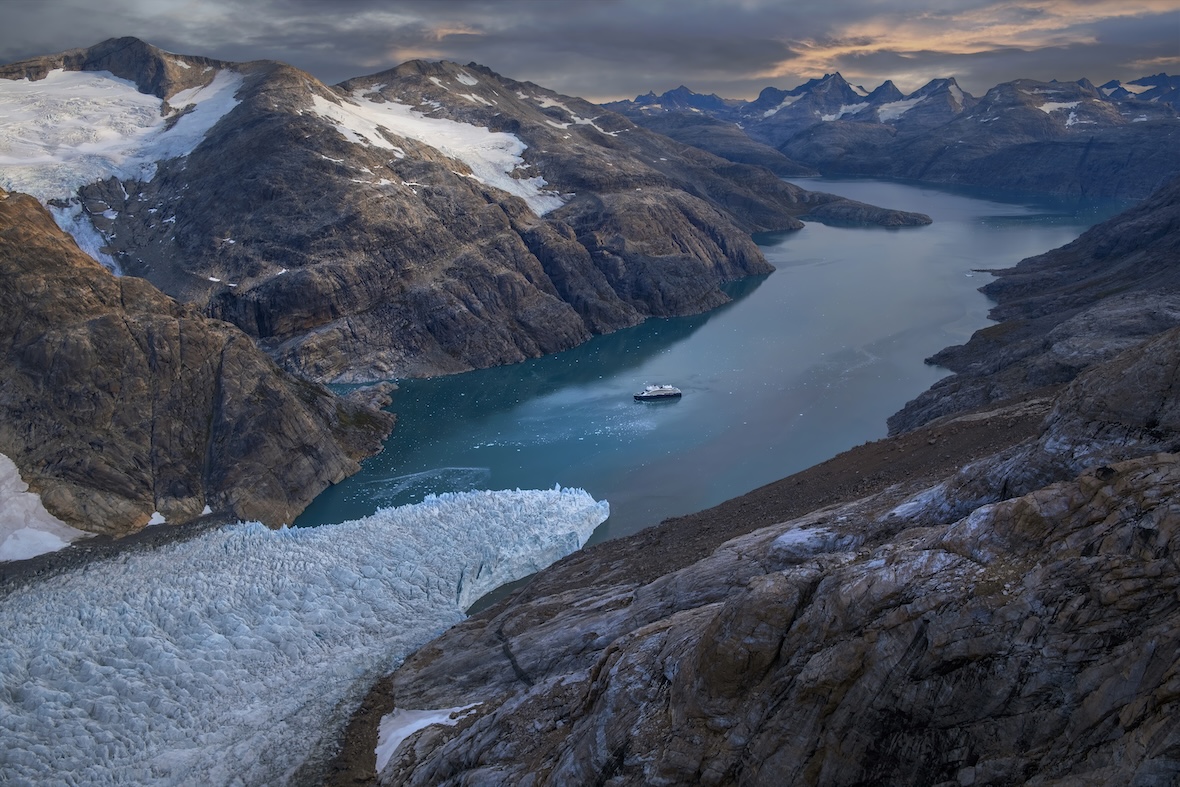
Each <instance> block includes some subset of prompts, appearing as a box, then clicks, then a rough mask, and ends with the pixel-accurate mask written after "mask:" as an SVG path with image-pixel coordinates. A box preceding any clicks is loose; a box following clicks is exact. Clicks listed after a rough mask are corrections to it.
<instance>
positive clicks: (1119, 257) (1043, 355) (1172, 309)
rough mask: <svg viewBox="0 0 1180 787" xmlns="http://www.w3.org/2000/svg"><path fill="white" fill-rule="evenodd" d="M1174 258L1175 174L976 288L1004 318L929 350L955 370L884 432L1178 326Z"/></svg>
mask: <svg viewBox="0 0 1180 787" xmlns="http://www.w3.org/2000/svg"><path fill="white" fill-rule="evenodd" d="M1178 259H1180V178H1178V179H1175V180H1173V181H1172V182H1171V183H1169V184H1168V185H1167V186H1165V187H1164V188H1162V189H1160V190H1159V191H1158V192H1156V193H1155V194H1153V195H1152V196H1151V197H1150V198H1149V199H1147V200H1144V201H1143V202H1142V203H1141V204H1139V205H1137V206H1135V207H1134V208H1131V209H1130V210H1128V211H1126V212H1124V213H1122V214H1119V215H1118V216H1115V217H1114V218H1112V219H1110V220H1109V221H1106V222H1103V223H1102V224H1099V225H1097V226H1095V227H1092V228H1091V229H1090V230H1089V231H1087V232H1086V233H1084V234H1083V235H1082V236H1081V237H1080V238H1078V239H1077V240H1076V241H1074V242H1073V243H1070V244H1069V245H1067V246H1063V247H1062V248H1060V249H1055V250H1053V251H1051V252H1048V253H1046V254H1042V255H1040V256H1037V257H1032V258H1030V259H1027V260H1025V261H1023V262H1022V263H1020V264H1019V265H1017V266H1016V267H1014V268H1007V269H1004V270H998V271H993V273H995V274H996V276H997V277H998V278H997V279H996V280H994V281H993V282H991V283H990V284H988V285H986V286H985V287H984V288H983V292H984V293H986V294H987V295H988V297H990V298H992V299H993V300H995V301H996V303H997V305H996V306H995V308H993V310H992V312H991V317H993V318H994V319H998V320H1001V322H1000V323H999V324H998V325H993V326H990V327H988V328H984V329H982V330H980V331H977V332H976V333H975V334H974V335H973V336H972V337H971V339H970V340H969V341H968V342H967V344H965V345H961V346H957V347H948V348H946V349H945V350H942V351H941V352H939V353H937V354H936V355H934V356H933V357H931V358H930V359H929V362H930V363H933V364H937V365H939V366H945V367H946V368H948V369H951V370H952V371H954V372H956V374H955V375H953V376H951V377H947V378H945V379H943V380H940V381H938V382H937V383H935V384H934V385H933V386H931V388H930V390H929V391H926V392H925V393H923V394H922V395H921V396H919V397H918V398H917V399H915V400H913V401H911V402H909V403H908V404H907V405H906V406H905V408H904V409H902V411H901V412H899V413H897V414H896V415H894V416H893V417H892V418H890V420H889V428H890V431H891V432H898V431H905V430H907V429H912V428H914V427H915V426H917V425H919V424H922V423H926V422H928V421H930V420H931V419H933V418H937V417H939V416H942V415H946V414H948V413H954V412H960V411H962V410H965V409H970V408H974V407H979V406H982V405H984V404H986V403H988V402H992V401H996V400H1000V399H1007V398H1010V397H1013V396H1018V395H1021V394H1023V393H1025V392H1028V391H1030V390H1033V389H1036V388H1039V387H1041V386H1045V385H1054V384H1058V383H1063V382H1068V381H1069V380H1072V379H1073V378H1074V377H1075V376H1076V375H1077V374H1078V373H1079V372H1080V371H1081V370H1083V369H1085V368H1087V367H1089V366H1091V365H1093V364H1095V363H1097V362H1100V361H1104V360H1107V359H1109V358H1111V357H1113V356H1114V355H1116V354H1118V353H1119V352H1121V351H1123V350H1124V349H1126V348H1128V347H1131V346H1133V345H1136V344H1139V343H1141V342H1142V341H1144V340H1145V339H1147V338H1149V337H1151V336H1153V335H1156V334H1158V333H1160V332H1161V331H1164V330H1167V329H1169V328H1171V327H1173V326H1175V325H1180V268H1177V266H1176V261H1177V260H1178Z"/></svg>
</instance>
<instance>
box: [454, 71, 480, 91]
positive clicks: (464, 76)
mask: <svg viewBox="0 0 1180 787" xmlns="http://www.w3.org/2000/svg"><path fill="white" fill-rule="evenodd" d="M455 79H457V80H459V81H460V82H462V83H463V84H464V85H467V86H468V87H474V86H475V85H478V84H479V80H478V79H476V78H475V77H473V76H471V74H468V73H467V72H466V71H460V72H459V76H457V77H455Z"/></svg>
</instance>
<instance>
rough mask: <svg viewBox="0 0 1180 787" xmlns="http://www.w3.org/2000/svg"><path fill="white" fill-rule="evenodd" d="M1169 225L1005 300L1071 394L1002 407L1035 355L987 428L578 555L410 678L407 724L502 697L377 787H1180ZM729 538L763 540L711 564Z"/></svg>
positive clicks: (874, 456)
mask: <svg viewBox="0 0 1180 787" xmlns="http://www.w3.org/2000/svg"><path fill="white" fill-rule="evenodd" d="M1174 188H1180V185H1178V186H1175V187H1174ZM1176 205H1177V202H1176V200H1175V194H1174V193H1173V191H1169V190H1165V191H1163V192H1161V193H1160V194H1157V195H1155V196H1154V197H1153V198H1152V199H1151V200H1149V201H1147V202H1146V203H1144V204H1143V205H1141V206H1139V207H1138V208H1136V209H1134V210H1132V211H1130V212H1128V213H1126V214H1124V215H1123V216H1121V217H1119V218H1118V219H1116V220H1113V221H1111V222H1109V223H1108V224H1107V225H1104V226H1100V227H1097V228H1095V230H1094V231H1092V232H1091V233H1088V234H1087V235H1085V236H1083V237H1082V238H1080V239H1079V240H1078V241H1076V242H1075V243H1073V244H1071V245H1069V246H1067V247H1064V248H1063V249H1060V250H1058V251H1057V252H1053V253H1051V254H1049V255H1044V257H1043V258H1038V259H1039V260H1041V261H1040V262H1037V261H1030V262H1026V263H1024V264H1022V265H1021V266H1018V267H1017V268H1015V269H1012V270H1011V271H1009V272H1006V274H1005V276H1004V277H1003V278H1001V279H1000V280H999V282H997V284H998V285H999V286H1000V287H1001V288H1003V287H1009V288H1010V289H1011V291H1012V292H1018V293H1020V295H1021V297H1022V298H1023V299H1024V300H1025V302H1023V303H1021V302H1020V301H1016V300H1012V301H1005V300H1004V299H1003V298H1001V304H1000V306H999V307H998V309H999V310H1001V311H1003V310H1012V309H1017V308H1019V309H1020V310H1021V312H1020V313H1022V314H1032V313H1033V312H1034V310H1035V316H1034V317H1030V318H1029V319H1045V320H1051V321H1054V322H1052V324H1053V325H1055V326H1057V327H1056V328H1053V329H1052V330H1050V335H1052V336H1054V337H1055V342H1056V344H1055V345H1054V346H1057V348H1058V349H1057V355H1058V357H1060V358H1065V357H1069V358H1072V359H1074V360H1075V361H1077V363H1078V364H1079V365H1078V367H1077V369H1075V370H1074V371H1073V372H1072V374H1071V375H1069V376H1070V377H1071V378H1072V382H1070V383H1068V384H1062V383H1061V382H1060V381H1058V383H1057V385H1056V386H1055V387H1041V388H1039V389H1037V390H1035V391H1034V390H1030V389H1031V385H1030V384H1029V383H1027V382H1021V383H1020V384H1018V385H1015V386H1014V387H1013V388H1011V389H1010V390H1009V394H1010V398H1008V399H1007V400H1006V401H1005V402H1002V403H1001V402H996V401H994V400H996V399H997V398H999V394H998V389H1000V388H1003V387H1004V386H1005V385H1007V384H1008V383H1010V382H1011V380H1012V379H1013V378H1011V377H1008V376H1005V371H1004V370H1005V368H1007V367H1005V366H1004V365H1003V362H1007V363H1008V364H1009V365H1012V364H1013V358H1016V359H1017V361H1016V362H1019V360H1020V359H1021V358H1029V359H1031V361H1030V363H1033V364H1035V363H1036V359H1035V356H1034V355H1033V354H1030V353H1031V351H1030V353H1025V354H1024V355H1020V353H1019V352H1016V351H1013V353H1012V357H1007V356H1004V355H1003V354H1002V353H996V352H992V353H991V355H988V354H987V353H983V354H981V355H980V358H981V359H982V360H981V363H982V364H984V366H981V368H980V369H978V370H976V374H975V376H974V377H973V378H972V380H973V381H974V383H975V384H978V385H980V386H985V385H987V384H988V383H989V381H991V384H992V385H993V386H995V388H996V389H997V390H989V391H988V395H987V396H985V397H983V399H982V401H984V402H985V404H984V406H982V407H980V408H978V409H975V410H973V411H969V412H964V410H967V409H969V408H968V407H967V405H966V404H965V403H964V402H961V401H960V402H958V403H957V404H956V405H955V406H954V407H952V408H951V414H949V415H944V416H943V417H941V418H939V419H938V420H936V421H934V422H932V423H930V424H928V425H926V426H918V427H916V428H914V429H912V430H911V431H908V432H905V433H904V434H900V435H895V436H892V437H890V438H887V439H886V440H883V441H880V443H879V444H870V445H866V446H862V447H861V448H859V449H854V450H853V451H850V452H848V455H847V456H845V457H836V458H835V459H833V460H831V461H830V462H828V463H825V465H824V466H820V467H816V468H812V469H810V470H808V471H805V472H804V473H801V474H799V476H798V477H797V478H796V479H795V480H792V479H784V480H783V481H780V482H778V483H777V484H774V485H771V486H773V487H775V489H774V490H770V491H764V490H756V491H755V492H753V493H751V494H750V495H748V496H746V497H745V498H740V499H738V500H734V501H730V502H729V503H726V504H723V505H722V506H719V507H718V508H717V509H715V510H714V512H701V513H700V514H697V515H694V516H693V517H686V518H681V519H679V520H670V521H668V522H665V523H663V524H661V525H659V526H657V527H656V528H653V529H652V530H651V531H645V532H644V533H641V534H638V535H637V536H635V537H632V539H631V540H630V542H629V543H614V542H612V543H611V544H603V545H599V546H598V547H595V548H592V549H588V550H584V551H583V552H582V553H579V554H576V555H572V556H570V557H568V558H566V559H565V560H563V561H561V562H560V563H558V564H556V565H555V566H552V567H550V568H549V569H547V570H546V571H544V572H542V573H541V574H539V575H538V576H537V577H536V578H535V579H534V580H533V581H532V582H531V583H530V584H529V585H528V586H527V587H525V588H523V589H522V590H520V591H518V592H517V594H516V596H515V597H512V598H509V599H507V600H505V601H503V602H501V603H500V604H498V605H497V606H495V607H492V608H491V609H489V610H486V611H485V612H481V613H479V614H477V615H474V616H473V617H472V618H470V619H469V620H467V621H466V622H465V623H463V624H461V625H460V626H457V627H455V628H454V629H452V630H451V631H449V632H447V633H445V634H444V635H443V636H442V637H441V638H440V639H438V640H436V641H435V642H433V643H431V644H430V645H428V646H427V647H425V648H423V649H422V650H420V651H419V652H418V653H416V654H414V655H413V656H411V657H410V658H409V659H407V660H406V662H405V663H404V664H403V665H402V667H401V668H400V669H399V670H398V671H396V672H395V673H393V675H392V676H391V677H390V678H389V679H388V681H387V682H386V684H384V688H383V691H388V692H389V693H391V695H392V701H393V703H394V704H395V705H396V706H397V707H399V708H448V707H458V706H468V705H470V704H471V703H480V704H479V705H477V706H476V707H475V708H474V710H473V711H472V712H471V713H470V715H468V716H466V717H464V718H463V719H461V720H458V722H457V723H456V724H455V726H453V727H440V726H435V727H429V728H427V729H425V730H423V731H421V732H420V733H417V734H415V735H414V736H412V737H411V738H410V740H409V742H408V743H407V744H406V745H403V746H401V747H400V748H399V750H398V751H397V752H396V753H395V755H394V757H393V758H392V759H391V760H390V762H389V765H388V767H387V768H386V769H385V771H384V772H383V773H382V774H380V779H379V780H380V781H381V783H385V784H494V783H531V784H537V785H542V784H588V783H601V784H616V785H624V784H636V785H638V784H645V785H646V784H669V785H671V784H717V785H723V784H793V783H801V784H823V785H827V784H831V785H843V784H941V785H952V784H955V785H961V784H993V785H1001V784H1004V785H1006V784H1014V783H1035V784H1061V785H1065V784H1077V783H1083V784H1160V785H1163V784H1173V783H1175V781H1176V778H1177V775H1178V774H1180V731H1178V729H1177V727H1176V725H1175V723H1174V718H1175V714H1176V712H1177V710H1178V709H1180V708H1178V705H1177V703H1178V702H1180V693H1178V692H1177V690H1176V686H1177V680H1178V673H1177V669H1178V667H1177V661H1176V658H1175V653H1176V649H1177V647H1178V646H1180V635H1178V634H1177V631H1178V629H1177V622H1178V621H1180V601H1178V600H1177V599H1178V596H1177V589H1180V569H1178V568H1177V566H1178V565H1180V561H1177V556H1176V554H1175V548H1174V547H1173V546H1172V544H1173V543H1174V542H1176V539H1177V536H1180V532H1176V531H1177V529H1178V528H1180V517H1178V516H1177V514H1176V512H1177V510H1180V504H1178V501H1177V499H1176V491H1175V490H1176V488H1177V483H1178V482H1180V458H1178V457H1180V454H1177V452H1178V451H1180V387H1177V384H1176V381H1177V379H1180V375H1178V371H1180V327H1177V325H1178V324H1177V322H1176V321H1175V320H1171V319H1168V318H1166V317H1161V316H1160V315H1159V314H1158V313H1157V314H1155V315H1152V314H1150V313H1149V314H1147V315H1142V314H1139V315H1136V313H1135V310H1134V309H1133V308H1132V305H1131V303H1132V302H1133V301H1135V300H1138V301H1139V302H1140V303H1142V302H1144V301H1145V300H1147V301H1148V302H1149V303H1150V304H1155V303H1156V301H1151V300H1150V299H1149V298H1148V295H1147V294H1148V293H1155V294H1157V295H1158V296H1159V298H1165V297H1166V296H1167V291H1166V287H1165V283H1166V282H1168V281H1170V278H1169V277H1170V276H1171V275H1172V273H1171V271H1170V267H1171V266H1170V264H1169V263H1170V261H1172V260H1174V259H1176V253H1175V250H1174V249H1173V248H1172V247H1173V245H1174V243H1175V239H1176V237H1177V235H1178V233H1177V227H1176V223H1175V222H1176V214H1175V211H1176ZM1022 277H1023V281H1022ZM1099 282H1101V285H1100V284H1099ZM1114 282H1123V283H1125V284H1126V287H1125V288H1124V289H1123V290H1120V292H1119V293H1118V294H1116V295H1111V294H1110V293H1109V292H1107V291H1106V290H1107V289H1109V287H1110V286H1111V284H1112V283H1114ZM1070 285H1073V286H1070ZM1017 304H1020V305H1019V306H1017ZM1034 306H1035V309H1034ZM1098 306H1101V307H1103V308H1104V309H1105V310H1104V311H1098V310H1097V307H1098ZM1148 311H1149V312H1150V310H1148ZM1003 325H1004V324H1001V326H1000V327H1002V326H1003ZM1059 329H1060V330H1059ZM989 330H991V329H989ZM1012 330H1013V332H1014V333H1018V332H1019V331H1020V330H1022V329H1021V327H1020V326H1019V325H1017V326H1016V327H1015V328H1013V329H1012ZM1145 339H1146V341H1145ZM1002 342H1003V339H1002V337H998V338H997V337H993V340H992V345H991V348H990V349H991V350H993V351H994V350H995V348H996V346H1002ZM997 357H999V358H1000V359H1001V360H997ZM1045 362H1046V361H1043V360H1042V363H1045ZM1071 362H1072V361H1071ZM986 364H991V366H987V365H986ZM988 369H990V371H988ZM960 377H963V375H962V374H960ZM931 401H935V399H934V398H932V399H931ZM1038 420H1039V421H1040V426H1039V427H1032V428H1030V429H1029V430H1028V431H1022V429H1023V427H1019V425H1020V424H1024V423H1027V424H1029V425H1030V427H1031V425H1032V424H1035V423H1036V422H1037V421H1038ZM1013 430H1014V431H1013ZM1005 433H1010V434H1011V435H1012V437H1011V438H1010V439H1007V440H1005V439H1004V435H1005ZM971 434H973V435H975V437H966V436H967V435H971ZM964 440H967V441H968V442H966V443H964ZM944 445H945V447H944ZM964 445H967V446H973V448H970V449H964V447H963V446H964ZM984 445H987V446H988V448H987V451H986V452H985V453H982V454H981V453H978V452H975V447H980V446H984ZM924 453H929V456H928V457H924V456H922V454H924ZM854 455H855V457H854ZM938 455H941V456H942V457H943V459H942V461H941V462H939V461H938V460H937V456H938ZM891 457H896V459H891ZM894 465H904V467H905V468H908V469H905V470H899V469H897V468H895V467H894ZM825 466H826V467H825ZM911 470H913V471H915V472H913V474H911ZM841 474H843V475H844V476H845V479H846V481H845V483H848V484H851V486H849V487H848V488H847V490H846V491H845V493H844V494H842V495H841V496H839V497H837V498H836V499H827V498H823V499H820V498H817V499H816V502H815V503H812V504H811V505H816V504H818V505H819V506H820V507H818V508H815V509H814V510H810V512H809V513H801V512H805V511H808V510H809V508H810V506H805V505H800V506H797V507H796V506H793V505H792V504H791V503H790V499H791V498H792V496H793V495H799V496H801V497H806V496H808V495H809V494H811V489H810V487H811V486H812V485H813V484H816V485H818V484H820V483H822V479H823V478H824V477H825V476H826V475H841ZM853 479H855V481H854V480H853ZM767 489H768V490H769V489H770V487H768V488H767ZM791 490H798V491H797V492H792V491H791ZM775 506H780V507H782V508H784V509H786V510H790V511H791V512H792V513H791V514H790V515H789V516H785V517H783V518H782V519H780V520H777V523H776V520H774V519H773V518H771V519H768V518H767V517H768V509H769V510H773V509H774V507H775ZM714 520H716V521H721V522H726V523H727V526H729V527H733V528H734V529H735V530H736V532H737V533H741V534H740V535H736V537H734V538H732V539H731V540H729V541H727V542H724V543H721V544H720V546H717V547H716V548H711V549H710V548H705V549H703V550H702V551H701V552H700V553H696V554H694V552H696V551H695V550H694V549H693V548H691V542H694V541H696V540H703V541H706V542H708V541H710V540H712V539H716V540H713V541H712V543H713V544H715V543H717V541H718V540H720V535H719V532H714V531H713V530H710V527H711V525H710V523H711V522H713V521H714ZM746 520H749V522H753V523H755V524H754V526H755V527H756V526H758V525H765V524H768V523H769V524H768V526H763V527H761V528H760V529H753V530H751V528H750V527H749V526H747V524H748V523H747V521H746ZM682 543H683V544H684V546H683V548H681V547H682ZM661 544H664V545H675V546H676V549H675V551H676V552H677V555H678V557H681V558H682V557H684V556H689V558H688V559H687V560H679V562H678V560H677V559H675V558H674V559H672V561H671V563H672V564H671V565H670V566H668V568H666V569H664V570H663V571H661V570H659V569H658V568H657V569H653V568H652V564H653V563H661V564H666V561H665V559H664V555H663V552H662V551H659V546H660V545H661ZM701 554H704V557H701V556H700V555H701Z"/></svg>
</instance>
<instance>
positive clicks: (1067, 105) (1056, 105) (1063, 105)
mask: <svg viewBox="0 0 1180 787" xmlns="http://www.w3.org/2000/svg"><path fill="white" fill-rule="evenodd" d="M1080 103H1082V102H1081V101H1046V102H1045V103H1044V104H1041V105H1040V106H1039V107H1037V109H1039V110H1041V111H1042V112H1044V113H1045V114H1046V115H1048V114H1050V113H1051V112H1056V111H1057V110H1059V109H1075V108H1076V107H1077V105H1078V104H1080Z"/></svg>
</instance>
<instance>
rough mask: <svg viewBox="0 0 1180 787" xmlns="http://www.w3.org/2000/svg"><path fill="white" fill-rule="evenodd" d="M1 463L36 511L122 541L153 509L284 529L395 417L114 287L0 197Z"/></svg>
mask: <svg viewBox="0 0 1180 787" xmlns="http://www.w3.org/2000/svg"><path fill="white" fill-rule="evenodd" d="M0 271H2V272H3V278H4V281H5V282H6V283H7V286H6V287H5V288H4V289H3V291H2V292H0V350H2V352H3V355H4V357H5V359H6V361H5V370H4V385H3V387H2V388H0V413H2V415H0V453H3V454H5V455H7V456H8V457H10V458H11V459H12V460H13V461H14V462H16V464H17V466H18V467H19V468H20V471H21V474H22V476H23V477H24V479H25V480H26V481H27V482H28V484H29V486H30V487H31V488H32V489H33V490H34V491H37V492H39V493H40V494H41V497H42V499H43V501H44V503H45V506H46V508H48V509H49V511H50V512H51V513H53V514H54V515H55V516H57V517H59V518H60V519H62V520H64V521H66V522H68V523H70V524H72V525H75V526H77V527H79V528H82V529H84V530H89V531H92V532H100V533H108V534H112V535H121V534H125V533H128V532H131V531H134V530H138V529H139V528H141V527H143V526H144V525H145V524H146V523H147V521H148V519H149V517H150V516H151V515H152V513H153V512H160V513H161V514H163V515H164V516H165V517H166V519H167V521H168V523H170V524H178V523H183V522H185V521H188V520H191V519H194V518H196V517H197V516H200V515H201V513H202V512H203V511H205V510H206V507H207V508H208V510H210V511H213V512H216V513H219V514H223V515H226V516H233V517H239V518H243V519H259V520H261V521H263V522H267V523H270V524H276V525H277V524H280V523H283V522H290V521H292V519H293V518H294V517H295V515H296V514H298V513H299V512H300V511H301V510H302V509H303V507H305V506H306V505H307V503H309V502H310V501H311V500H312V498H314V497H315V496H316V495H317V494H318V493H319V492H320V491H322V490H323V489H324V488H325V487H327V486H328V484H331V483H335V482H337V481H340V480H341V479H343V478H344V477H345V476H347V475H349V474H351V473H353V472H355V471H356V470H357V469H359V464H358V462H359V461H360V460H361V459H362V458H364V457H366V456H370V455H372V454H374V453H376V452H377V451H379V450H380V447H381V441H382V440H383V439H384V438H385V436H386V435H388V433H389V430H390V428H391V427H392V423H393V419H392V416H390V415H389V414H388V413H383V412H381V411H379V410H375V409H373V408H370V407H368V406H365V405H361V404H356V403H353V402H350V401H346V400H344V399H341V398H339V397H336V396H333V395H332V394H330V393H328V392H327V391H326V390H324V389H323V388H321V387H319V386H317V385H313V384H309V383H306V382H303V381H300V380H297V379H295V378H293V377H291V376H290V375H289V374H287V373H285V372H283V371H282V370H280V369H279V368H278V367H277V366H276V365H275V364H274V363H273V362H272V361H271V360H270V359H269V358H267V357H266V356H265V355H264V354H263V353H261V352H260V351H259V350H258V349H257V348H256V347H255V346H254V343H253V342H252V341H251V340H250V338H249V337H247V336H246V335H245V334H243V333H242V332H241V331H240V330H238V329H237V328H235V327H233V326H232V325H229V324H227V323H224V322H220V321H217V320H211V319H208V318H206V317H205V316H203V315H202V314H201V313H200V312H199V311H197V310H196V309H194V308H192V307H187V306H180V305H178V304H177V303H176V302H175V301H173V300H172V299H171V298H168V297H167V296H165V295H164V294H162V293H161V292H159V290H157V289H156V288H155V287H153V286H152V285H151V284H149V283H148V282H146V281H144V280H143V279H138V278H134V277H115V276H113V275H111V274H110V273H109V272H108V271H107V270H105V269H104V268H103V267H102V266H100V265H99V264H98V263H96V262H95V261H94V260H92V259H91V258H90V257H88V256H87V255H86V254H84V253H83V252H82V251H81V250H80V249H79V248H78V247H77V245H75V243H74V242H73V240H72V239H71V238H69V236H67V235H65V234H64V233H62V232H61V230H59V229H58V227H57V225H56V224H55V223H54V221H53V219H52V218H51V217H50V215H49V214H48V213H47V212H46V211H45V209H44V208H42V207H41V205H40V204H39V203H38V202H37V200H35V199H33V198H32V197H29V196H27V195H22V194H8V193H6V192H2V191H0Z"/></svg>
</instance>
